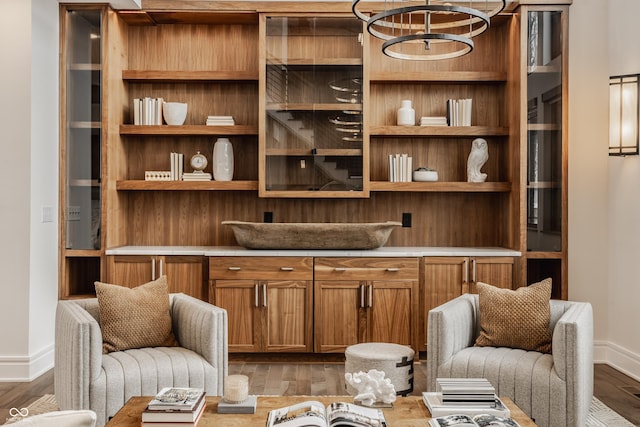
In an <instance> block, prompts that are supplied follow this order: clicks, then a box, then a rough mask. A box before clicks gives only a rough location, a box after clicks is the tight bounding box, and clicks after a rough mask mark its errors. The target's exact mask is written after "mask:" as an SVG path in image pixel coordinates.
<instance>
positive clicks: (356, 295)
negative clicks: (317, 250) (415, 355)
mask: <svg viewBox="0 0 640 427" xmlns="http://www.w3.org/2000/svg"><path fill="white" fill-rule="evenodd" d="M314 279H315V281H314V291H315V295H314V314H315V320H314V324H315V351H316V352H343V351H344V350H345V348H346V347H347V346H349V345H351V344H356V343H359V342H367V341H382V342H394V343H398V344H405V345H410V346H412V347H414V348H417V347H416V345H415V344H416V339H417V332H418V325H419V324H418V319H419V315H418V259H417V258H316V259H315V263H314Z"/></svg>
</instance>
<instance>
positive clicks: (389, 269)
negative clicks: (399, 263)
mask: <svg viewBox="0 0 640 427" xmlns="http://www.w3.org/2000/svg"><path fill="white" fill-rule="evenodd" d="M387 271H391V272H395V271H400V269H399V268H398V267H389V268H387Z"/></svg>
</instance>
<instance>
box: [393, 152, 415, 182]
mask: <svg viewBox="0 0 640 427" xmlns="http://www.w3.org/2000/svg"><path fill="white" fill-rule="evenodd" d="M412 167H413V158H412V157H410V156H409V155H408V154H395V155H394V154H389V182H411V180H412Z"/></svg>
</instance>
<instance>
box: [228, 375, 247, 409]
mask: <svg viewBox="0 0 640 427" xmlns="http://www.w3.org/2000/svg"><path fill="white" fill-rule="evenodd" d="M248 396H249V378H248V377H247V376H246V375H229V376H227V377H226V378H225V379H224V396H223V397H222V398H223V400H224V401H225V402H226V403H234V404H235V403H242V402H244V401H245V400H247V397H248Z"/></svg>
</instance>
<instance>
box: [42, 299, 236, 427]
mask: <svg viewBox="0 0 640 427" xmlns="http://www.w3.org/2000/svg"><path fill="white" fill-rule="evenodd" d="M170 299H171V319H172V327H173V333H174V334H175V336H176V338H177V339H178V342H179V343H180V345H181V347H153V348H142V349H132V350H125V351H117V352H112V353H108V354H103V353H102V333H101V330H100V325H99V318H100V317H99V308H98V300H97V299H96V298H89V299H80V300H68V301H59V302H58V307H57V311H56V325H55V339H56V345H55V367H54V383H55V395H56V400H57V402H58V405H59V406H60V409H63V410H68V409H90V410H92V411H94V412H95V413H96V415H97V422H96V425H97V426H103V425H104V424H105V423H106V422H107V421H108V420H109V418H110V417H112V416H114V415H115V413H116V412H118V410H119V409H120V408H121V407H122V406H123V405H124V404H125V403H126V402H127V400H129V398H131V397H132V396H151V395H155V394H156V393H157V392H158V391H160V389H162V388H163V387H169V386H175V387H199V388H203V389H204V390H205V391H206V393H207V394H208V395H214V396H215V395H222V393H223V382H224V378H225V376H226V375H227V372H228V339H227V312H226V311H225V310H223V309H221V308H219V307H216V306H213V305H211V304H208V303H206V302H204V301H201V300H198V299H196V298H193V297H190V296H188V295H184V294H172V295H171V296H170Z"/></svg>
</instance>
